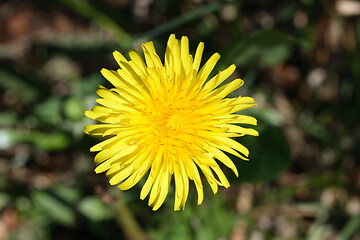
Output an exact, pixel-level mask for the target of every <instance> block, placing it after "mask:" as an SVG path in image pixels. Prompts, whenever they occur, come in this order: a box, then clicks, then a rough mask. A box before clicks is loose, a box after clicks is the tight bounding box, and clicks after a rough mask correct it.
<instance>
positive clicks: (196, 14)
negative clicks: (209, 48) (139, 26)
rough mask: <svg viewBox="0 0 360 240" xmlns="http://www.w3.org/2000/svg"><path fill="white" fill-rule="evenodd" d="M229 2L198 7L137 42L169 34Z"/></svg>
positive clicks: (139, 38) (150, 32) (152, 31)
mask: <svg viewBox="0 0 360 240" xmlns="http://www.w3.org/2000/svg"><path fill="white" fill-rule="evenodd" d="M229 2H233V1H229V0H225V1H216V2H213V3H209V4H207V5H204V6H203V7H200V8H198V9H196V10H194V11H192V12H189V13H187V14H184V15H181V16H180V17H177V18H175V19H173V20H171V21H169V22H167V23H164V24H162V25H160V26H158V27H156V28H154V29H152V30H150V31H148V32H146V33H144V34H143V35H141V36H139V37H138V38H137V41H139V42H143V41H148V40H151V39H153V38H155V37H157V36H159V35H161V34H163V33H166V32H169V31H171V30H172V29H175V28H177V27H180V26H181V25H184V24H186V23H188V22H191V21H194V20H195V19H198V18H200V17H202V16H204V15H206V14H209V13H212V12H216V11H218V10H220V8H221V7H222V6H223V5H224V4H226V3H229Z"/></svg>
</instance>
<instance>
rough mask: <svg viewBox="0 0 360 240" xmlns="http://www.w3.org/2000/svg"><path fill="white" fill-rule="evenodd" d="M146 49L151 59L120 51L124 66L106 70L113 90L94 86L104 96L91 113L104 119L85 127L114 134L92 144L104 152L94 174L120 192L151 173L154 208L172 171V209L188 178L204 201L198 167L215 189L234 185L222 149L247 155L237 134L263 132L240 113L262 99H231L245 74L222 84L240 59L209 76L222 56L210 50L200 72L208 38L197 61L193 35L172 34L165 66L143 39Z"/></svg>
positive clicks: (182, 197) (181, 203) (147, 187)
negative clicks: (227, 174) (225, 170)
mask: <svg viewBox="0 0 360 240" xmlns="http://www.w3.org/2000/svg"><path fill="white" fill-rule="evenodd" d="M142 48H143V51H144V55H145V62H144V61H143V59H142V57H141V56H140V54H139V53H138V51H136V50H133V51H130V52H129V56H130V59H131V60H130V61H128V60H126V58H125V57H124V56H123V55H121V53H119V52H117V51H115V52H114V58H115V60H116V61H117V63H118V64H119V66H120V69H118V70H117V71H112V70H110V71H109V70H107V69H102V70H101V73H102V75H103V76H104V77H105V78H106V79H107V80H108V81H109V82H110V83H111V84H112V85H114V88H111V89H106V88H105V87H103V86H100V87H99V89H98V90H97V92H96V93H97V94H98V95H99V96H100V97H101V98H99V99H97V102H98V103H99V104H100V106H96V107H94V108H93V109H92V110H91V111H86V112H85V115H86V116H88V117H89V118H92V119H95V120H98V121H101V122H104V123H106V124H99V125H88V126H86V127H85V133H87V134H92V135H102V136H109V138H108V139H106V140H104V141H103V142H101V143H99V144H97V145H95V146H94V147H92V148H91V149H90V151H95V152H99V153H98V154H97V155H96V156H95V164H96V165H97V167H96V169H95V172H96V173H101V172H104V171H107V172H106V176H107V177H108V179H109V181H110V184H111V185H115V184H119V185H118V187H119V188H120V189H121V190H127V189H130V188H131V187H133V186H134V185H135V184H137V183H138V182H139V181H140V179H141V178H143V177H144V176H145V175H146V174H147V173H148V172H149V174H148V177H147V180H146V182H145V184H144V186H143V187H142V190H141V193H140V198H141V199H144V198H145V197H146V196H147V195H148V194H149V192H150V197H149V206H152V207H153V210H154V211H155V210H157V209H158V208H159V207H160V206H161V205H162V204H163V202H164V200H165V198H166V195H167V194H168V191H169V186H170V182H171V179H172V176H174V181H175V206H174V210H179V209H181V208H184V207H185V202H186V199H187V197H188V192H189V179H190V180H192V181H194V183H195V187H196V190H197V193H198V204H201V203H202V201H203V185H202V182H201V178H200V174H199V169H200V170H201V171H202V172H203V174H204V175H205V177H206V179H207V181H208V182H209V184H210V186H211V188H212V190H213V192H214V194H215V193H216V192H217V190H218V185H219V186H224V187H226V188H227V187H229V186H230V184H229V182H228V180H227V179H226V177H225V175H224V173H223V172H222V170H221V168H220V166H219V165H218V162H217V161H219V162H221V163H223V164H224V165H225V166H227V167H228V168H230V169H232V171H234V173H235V174H236V176H238V171H237V169H236V167H235V165H234V163H233V162H232V161H231V159H230V158H229V157H228V156H227V155H226V154H225V153H224V152H226V153H230V154H232V155H235V156H237V157H239V158H241V159H244V160H247V158H246V157H247V156H248V154H249V151H248V150H247V148H246V147H244V146H243V145H241V144H240V143H238V142H237V141H235V140H233V139H231V138H232V137H240V136H243V135H245V134H247V135H254V136H256V135H258V133H257V131H255V130H254V129H250V128H243V127H240V126H239V125H238V124H252V125H256V119H255V118H253V117H250V116H245V115H239V114H236V113H237V112H238V111H240V110H242V109H245V108H250V107H253V106H256V104H254V99H253V98H251V97H237V98H227V97H226V96H227V95H228V94H229V93H230V92H232V91H234V90H235V89H237V88H239V87H240V86H241V85H242V84H243V80H241V79H236V80H233V81H232V82H230V83H228V84H225V85H223V86H221V87H218V86H219V85H220V84H221V83H223V82H224V81H225V80H226V79H227V78H228V77H229V76H230V75H231V74H232V73H233V72H234V71H235V66H234V65H231V66H230V67H228V68H227V69H225V70H224V71H220V72H219V73H218V74H217V75H216V76H214V77H213V78H211V79H210V80H208V81H207V79H208V76H209V75H210V73H211V71H212V69H213V68H214V66H215V64H216V63H217V61H218V60H219V58H220V55H219V54H218V53H215V54H214V55H212V56H211V57H210V59H209V60H208V61H207V62H206V63H205V64H204V65H203V66H202V68H201V69H200V70H199V68H200V62H201V56H202V53H203V49H204V43H202V42H201V43H200V44H199V45H198V47H197V49H196V53H195V57H194V59H193V57H192V55H190V54H189V40H188V38H187V37H182V38H181V40H179V39H176V38H175V35H174V34H172V35H171V36H170V38H169V40H168V43H167V47H166V53H165V63H164V64H163V63H162V61H161V60H160V58H159V56H158V55H157V54H156V51H155V48H154V45H153V43H152V42H147V43H144V44H142ZM215 174H216V176H215Z"/></svg>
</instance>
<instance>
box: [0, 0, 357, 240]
mask: <svg viewBox="0 0 360 240" xmlns="http://www.w3.org/2000/svg"><path fill="white" fill-rule="evenodd" d="M40 2H41V1H27V2H26V3H24V5H23V3H21V4H19V3H18V2H17V1H10V0H6V1H5V2H4V3H1V4H0V12H1V13H4V14H1V16H0V30H1V34H0V35H1V36H0V63H1V64H0V65H1V66H0V103H1V104H0V238H1V239H3V238H4V239H14V240H17V239H19V240H20V239H29V240H39V239H40V240H42V239H44V240H46V239H54V240H62V239H69V240H70V239H124V238H127V239H134V240H137V239H142V238H143V237H144V236H150V237H152V238H153V239H174V240H176V239H197V240H202V239H206V240H208V239H266V240H267V239H269V240H270V239H283V240H288V239H337V240H347V239H359V236H360V232H359V229H360V228H359V226H360V218H359V213H358V212H357V213H356V211H357V210H356V209H357V208H358V206H359V194H358V193H359V189H360V185H359V181H358V179H359V169H360V168H359V156H360V153H359V149H360V145H359V142H360V141H359V126H358V125H359V124H358V119H359V117H360V115H359V111H358V109H360V98H359V94H358V93H359V92H360V84H359V81H358V79H360V68H359V65H360V59H359V54H358V53H359V50H360V49H359V39H360V20H359V19H357V18H356V16H353V17H344V16H343V15H341V13H340V12H339V9H338V6H337V5H335V4H334V3H332V2H331V1H312V0H303V1H299V2H289V3H288V2H286V1H279V2H276V1H274V2H271V3H270V1H249V0H247V1H210V2H209V1H164V0H160V1H150V2H151V4H150V5H149V6H145V5H146V3H148V2H149V1H97V0H88V1H83V0H76V1H71V0H59V1H55V2H54V1H44V2H41V3H40ZM342 2H347V1H342ZM141 4H144V5H141ZM33 23H34V24H35V23H36V25H32V24H33ZM104 30H105V31H104ZM170 33H176V35H177V37H180V36H181V35H187V36H188V37H189V40H190V51H191V52H194V51H195V49H196V44H197V43H198V42H200V41H203V42H205V51H204V56H203V59H207V58H208V57H209V55H211V54H213V53H214V52H219V53H220V54H221V56H222V57H221V59H220V61H219V64H218V70H223V69H224V68H225V67H227V66H228V65H229V64H233V63H235V64H236V65H237V67H238V70H237V71H236V72H235V73H234V75H233V76H231V78H235V77H240V78H243V79H244V80H245V84H244V86H243V87H242V88H241V89H240V92H237V93H236V94H237V95H240V94H241V95H242V96H248V95H249V96H253V97H254V98H255V101H256V102H257V103H258V104H259V106H258V107H256V108H255V109H254V110H253V111H252V112H243V113H244V114H247V113H249V115H254V116H256V118H257V119H258V126H256V127H255V128H256V129H257V130H258V131H259V133H260V135H259V136H258V137H252V136H244V137H241V138H239V139H237V141H239V142H240V143H241V144H244V145H245V146H246V147H248V148H249V150H250V155H249V159H250V161H249V162H246V161H242V160H239V159H237V158H236V159H235V158H234V159H233V160H234V162H235V164H236V166H237V168H238V170H239V175H240V176H239V178H235V176H234V175H232V174H231V173H230V171H229V172H228V174H227V176H229V181H230V182H231V187H230V188H229V189H227V190H226V189H224V188H219V193H218V194H216V195H213V194H212V192H211V190H210V187H209V186H208V184H207V183H206V181H205V180H203V184H204V191H205V199H204V203H203V204H202V205H200V206H197V205H196V190H195V189H194V186H193V184H191V187H190V188H191V189H190V193H189V200H188V202H187V205H186V209H185V210H184V211H180V212H173V209H172V208H173V206H172V204H173V201H174V186H173V185H171V188H170V191H169V196H168V197H167V200H166V201H165V204H164V206H163V207H162V208H161V209H159V210H158V211H157V212H152V211H151V209H149V208H148V206H147V205H146V204H147V203H146V201H141V200H139V196H138V195H139V191H140V190H139V189H140V187H141V186H142V184H143V182H144V180H143V181H142V183H140V184H138V185H137V186H136V187H135V188H134V189H131V190H129V191H126V192H120V191H119V190H118V189H117V188H116V187H114V186H109V185H108V183H107V181H106V177H105V176H104V175H101V176H96V175H95V173H94V172H93V168H94V164H93V158H94V154H93V153H89V148H90V147H91V146H92V145H94V144H95V142H96V141H97V140H98V139H95V138H93V137H89V136H85V135H84V133H83V128H84V126H85V125H87V124H89V123H92V121H91V120H89V119H86V118H84V115H83V113H84V110H89V109H91V108H92V107H93V106H94V102H95V101H94V100H95V98H96V95H95V91H96V89H97V87H98V85H104V86H106V87H108V86H109V85H108V84H109V83H107V82H106V81H105V80H104V78H103V77H102V76H101V74H100V70H101V68H103V67H106V68H109V69H116V68H117V66H116V65H115V63H114V61H113V60H112V56H111V52H112V51H113V50H120V51H121V52H123V53H124V55H126V51H125V49H131V48H138V49H140V45H139V43H140V42H143V41H147V40H153V41H154V43H155V44H156V45H157V47H159V49H160V52H161V51H164V49H165V46H163V43H165V42H166V40H167V37H168V36H169V34H170ZM160 42H161V43H162V44H157V43H160ZM161 48H162V49H161ZM140 52H141V50H140ZM160 56H163V55H162V54H160ZM202 64H204V60H203V61H202ZM317 69H320V70H321V71H323V72H324V73H325V74H324V76H322V75H321V74H320V75H319V74H318V72H317V71H316V70H317ZM314 70H315V71H314ZM216 71H217V70H216ZM216 71H215V70H214V71H213V73H212V74H215V73H216ZM279 96H281V97H282V98H281V99H283V101H278V97H279ZM284 112H285V113H284ZM292 130H295V131H292ZM294 149H295V150H294ZM296 149H297V150H296ZM299 149H300V150H299ZM291 150H294V151H293V152H291ZM224 169H225V168H224ZM113 192H116V193H115V194H114V193H113ZM239 222H240V223H241V226H242V227H243V228H241V229H240V230H239V226H237V225H238V223H239ZM134 229H135V230H134ZM284 229H285V230H287V232H286V231H285V230H284ZM134 231H135V232H138V233H134ZM284 231H285V233H283V232H284ZM286 234H288V235H286ZM291 234H292V235H291ZM125 236H126V237H125Z"/></svg>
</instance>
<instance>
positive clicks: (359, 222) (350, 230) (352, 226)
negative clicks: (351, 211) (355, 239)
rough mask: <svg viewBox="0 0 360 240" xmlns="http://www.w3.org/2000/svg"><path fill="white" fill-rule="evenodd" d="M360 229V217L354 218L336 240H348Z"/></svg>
mask: <svg viewBox="0 0 360 240" xmlns="http://www.w3.org/2000/svg"><path fill="white" fill-rule="evenodd" d="M359 228H360V215H357V216H354V217H352V218H351V219H350V220H349V221H348V222H347V223H346V225H345V227H344V229H343V230H342V231H341V232H340V234H339V235H338V237H337V238H336V239H335V240H347V239H350V237H351V235H353V234H354V232H355V231H356V230H358V229H359Z"/></svg>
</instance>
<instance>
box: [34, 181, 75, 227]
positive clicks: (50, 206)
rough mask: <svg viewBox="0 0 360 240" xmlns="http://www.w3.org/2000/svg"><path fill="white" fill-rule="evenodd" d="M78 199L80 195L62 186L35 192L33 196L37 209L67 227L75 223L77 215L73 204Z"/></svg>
mask: <svg viewBox="0 0 360 240" xmlns="http://www.w3.org/2000/svg"><path fill="white" fill-rule="evenodd" d="M78 198H79V195H78V193H77V191H76V190H75V189H71V188H66V187H60V186H59V187H55V188H52V189H47V190H39V191H35V192H34V193H33V194H32V199H33V202H34V205H35V207H37V208H38V209H40V210H41V211H42V212H43V214H44V215H46V216H47V217H50V218H51V219H53V220H54V221H56V222H59V223H61V224H63V225H66V226H70V225H72V224H74V223H75V215H76V214H75V211H74V207H73V204H74V203H75V201H76V200H77V199H78Z"/></svg>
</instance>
